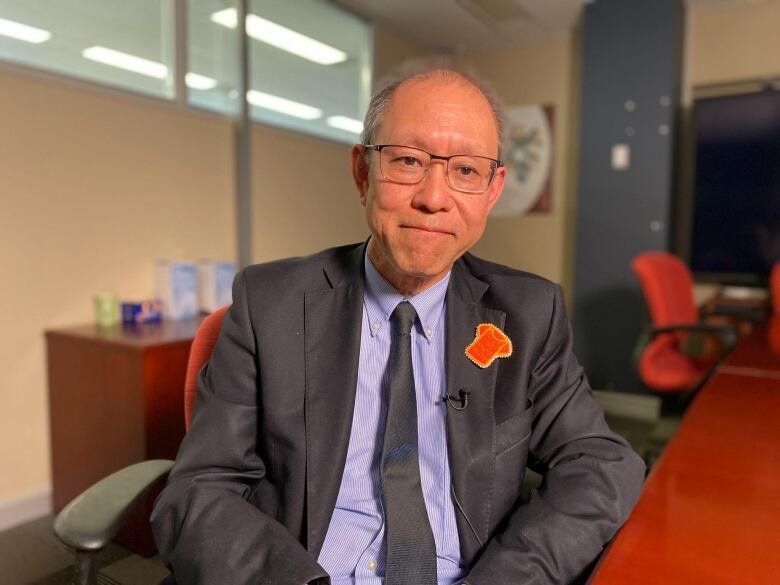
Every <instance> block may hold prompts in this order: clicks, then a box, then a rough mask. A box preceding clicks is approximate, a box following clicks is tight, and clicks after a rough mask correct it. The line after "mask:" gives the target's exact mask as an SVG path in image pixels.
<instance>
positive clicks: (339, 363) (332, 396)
mask: <svg viewBox="0 0 780 585" xmlns="http://www.w3.org/2000/svg"><path fill="white" fill-rule="evenodd" d="M364 251H365V245H363V246H360V247H358V248H356V249H355V250H353V251H351V252H350V254H349V256H348V258H347V261H346V262H345V263H344V264H333V265H331V266H328V267H325V269H324V270H325V275H326V278H327V279H328V282H329V283H330V284H331V286H332V287H333V288H331V289H329V290H322V291H312V292H307V293H306V295H305V307H304V319H305V352H306V397H305V404H304V409H305V411H304V412H305V417H306V499H307V502H306V514H307V524H306V525H307V547H308V550H309V551H310V552H311V553H312V554H313V555H314V556H317V555H318V554H319V551H320V549H321V548H322V544H323V542H324V540H325V535H326V533H327V530H328V525H329V524H330V519H331V516H332V512H333V508H334V506H335V504H336V498H337V496H338V491H339V486H340V485H341V478H342V475H343V472H344V463H345V460H346V456H347V448H348V447H349V436H350V430H351V427H352V414H353V411H354V408H355V389H356V387H357V372H358V361H359V357H360V333H361V319H362V315H363V276H362V262H363V254H364Z"/></svg>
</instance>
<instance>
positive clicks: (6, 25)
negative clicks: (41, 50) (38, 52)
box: [0, 18, 51, 45]
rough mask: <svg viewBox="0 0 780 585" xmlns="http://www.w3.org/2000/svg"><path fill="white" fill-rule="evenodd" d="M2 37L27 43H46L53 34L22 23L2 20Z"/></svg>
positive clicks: (0, 30) (0, 26)
mask: <svg viewBox="0 0 780 585" xmlns="http://www.w3.org/2000/svg"><path fill="white" fill-rule="evenodd" d="M0 35H3V36H4V37H11V38H12V39H16V40H17V41H25V42H27V43H34V44H36V45H37V44H39V43H45V42H46V41H48V40H49V39H50V38H51V33H50V32H49V31H47V30H43V29H42V28H35V27H34V26H28V25H26V24H22V23H21V22H15V21H13V20H7V19H5V18H0Z"/></svg>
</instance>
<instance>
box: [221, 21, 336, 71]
mask: <svg viewBox="0 0 780 585" xmlns="http://www.w3.org/2000/svg"><path fill="white" fill-rule="evenodd" d="M211 20H212V21H213V22H216V23H217V24H221V25H222V26H226V27H228V28H236V26H237V25H238V15H237V14H236V9H235V8H225V9H224V10H220V11H219V12H215V13H214V14H212V15H211ZM246 32H247V34H248V35H249V36H250V37H252V38H253V39H257V40H258V41H262V42H264V43H267V44H269V45H272V46H274V47H276V48H277V49H282V50H283V51H287V52H288V53H292V54H293V55H298V56H299V57H303V58H304V59H308V60H309V61H314V62H315V63H319V64H320V65H333V64H334V63H341V62H342V61H346V60H347V57H348V55H347V54H346V53H345V52H344V51H341V50H339V49H336V48H335V47H331V46H330V45H326V44H325V43H321V42H320V41H318V40H315V39H313V38H311V37H307V36H306V35H302V34H301V33H299V32H295V31H294V30H292V29H289V28H287V27H284V26H282V25H280V24H276V23H275V22H271V21H270V20H266V19H265V18H260V17H259V16H257V15H255V14H248V15H247V17H246Z"/></svg>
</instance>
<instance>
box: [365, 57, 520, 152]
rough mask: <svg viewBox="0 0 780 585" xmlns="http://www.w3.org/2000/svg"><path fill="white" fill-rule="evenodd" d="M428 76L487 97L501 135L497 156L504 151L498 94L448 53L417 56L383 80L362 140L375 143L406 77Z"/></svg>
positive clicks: (421, 77)
mask: <svg viewBox="0 0 780 585" xmlns="http://www.w3.org/2000/svg"><path fill="white" fill-rule="evenodd" d="M413 79H415V80H417V79H419V80H425V79H446V80H459V81H462V82H465V83H468V84H470V85H472V86H473V87H475V88H476V89H477V90H478V91H479V93H481V94H482V96H483V97H484V98H485V99H486V100H487V102H488V104H489V105H490V109H491V111H492V112H493V117H494V118H495V120H496V133H497V135H498V158H499V159H500V158H501V156H502V154H503V153H504V152H505V149H504V145H505V138H506V137H505V136H504V132H505V130H506V123H505V116H504V106H503V104H502V102H501V100H500V99H499V98H498V96H497V95H496V92H495V91H493V89H492V88H491V87H490V86H489V85H488V84H487V83H485V82H484V81H483V80H482V79H480V78H479V76H477V74H476V73H474V71H473V70H472V69H471V68H470V67H467V66H464V65H463V64H462V63H459V62H457V61H455V60H454V59H453V58H452V57H450V56H447V55H437V56H433V57H427V58H424V59H416V60H413V61H409V62H407V63H405V64H404V65H402V66H401V67H400V68H399V69H398V70H396V71H395V72H394V73H392V74H390V75H389V76H387V77H385V78H384V79H382V80H380V82H379V84H378V87H377V89H376V91H375V92H374V95H373V96H372V97H371V102H370V103H369V104H368V111H367V112H366V118H365V121H364V123H363V132H362V133H361V135H360V140H361V142H362V143H363V144H373V140H374V135H375V134H376V131H377V129H378V128H379V126H380V125H381V124H382V120H383V119H384V117H385V113H386V112H387V108H388V106H389V105H390V101H391V100H392V99H393V95H394V94H395V92H396V90H397V89H398V88H399V87H400V86H401V85H402V84H403V83H404V82H406V81H410V80H413Z"/></svg>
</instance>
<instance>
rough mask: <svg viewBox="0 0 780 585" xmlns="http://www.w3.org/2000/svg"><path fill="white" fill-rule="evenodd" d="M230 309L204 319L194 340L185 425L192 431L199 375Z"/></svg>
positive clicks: (191, 350) (219, 310) (190, 359)
mask: <svg viewBox="0 0 780 585" xmlns="http://www.w3.org/2000/svg"><path fill="white" fill-rule="evenodd" d="M228 308H229V307H222V308H221V309H217V310H216V311H214V312H213V313H211V315H209V316H208V317H206V318H205V319H203V321H202V322H201V324H200V326H199V327H198V330H197V332H196V333H195V338H194V339H193V340H192V348H191V349H190V357H189V359H188V360H187V376H186V378H185V380H184V425H185V428H186V429H187V430H188V431H189V430H190V422H191V421H192V411H193V410H194V409H195V395H196V393H197V385H198V373H200V369H201V368H202V367H203V364H205V363H206V362H207V361H208V360H209V358H211V352H212V350H213V349H214V344H215V343H217V339H218V338H219V332H220V331H221V330H222V320H223V319H224V318H225V313H226V312H227V310H228Z"/></svg>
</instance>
